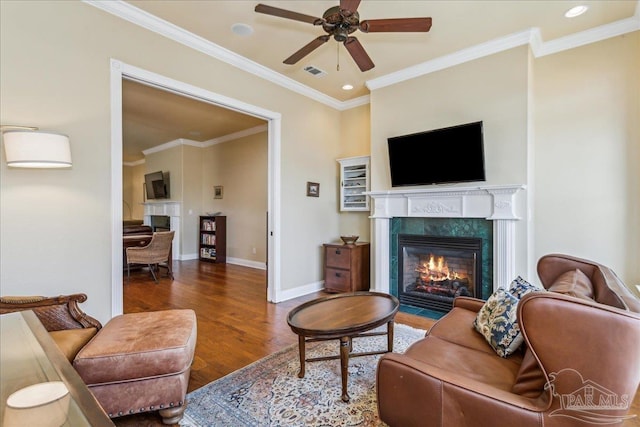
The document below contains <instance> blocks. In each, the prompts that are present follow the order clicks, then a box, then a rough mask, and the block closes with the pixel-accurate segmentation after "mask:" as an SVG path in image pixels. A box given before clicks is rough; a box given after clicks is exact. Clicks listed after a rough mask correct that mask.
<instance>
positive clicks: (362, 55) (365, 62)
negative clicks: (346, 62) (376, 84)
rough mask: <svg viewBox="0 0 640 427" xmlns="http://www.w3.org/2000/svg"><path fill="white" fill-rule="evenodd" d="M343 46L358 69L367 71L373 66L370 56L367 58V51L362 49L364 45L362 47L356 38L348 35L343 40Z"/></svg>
mask: <svg viewBox="0 0 640 427" xmlns="http://www.w3.org/2000/svg"><path fill="white" fill-rule="evenodd" d="M344 47H346V48H347V50H348V51H349V53H350V54H351V57H352V58H353V60H354V61H356V64H357V65H358V68H360V71H369V70H370V69H372V68H373V67H375V64H374V63H373V61H372V60H371V58H369V55H367V52H366V51H365V50H364V47H362V45H361V44H360V42H359V41H358V39H357V38H355V37H348V38H347V40H345V42H344Z"/></svg>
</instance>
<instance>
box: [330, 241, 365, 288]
mask: <svg viewBox="0 0 640 427" xmlns="http://www.w3.org/2000/svg"><path fill="white" fill-rule="evenodd" d="M323 246H324V288H325V290H326V291H327V292H357V291H368V290H369V286H370V283H369V269H370V267H369V252H370V251H369V247H370V245H369V243H367V242H358V243H355V244H353V245H345V244H341V243H335V244H333V243H325V244H324V245H323Z"/></svg>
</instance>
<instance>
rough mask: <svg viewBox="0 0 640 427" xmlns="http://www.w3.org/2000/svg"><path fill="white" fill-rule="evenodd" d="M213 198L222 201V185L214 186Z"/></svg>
mask: <svg viewBox="0 0 640 427" xmlns="http://www.w3.org/2000/svg"><path fill="white" fill-rule="evenodd" d="M213 198H214V199H222V185H216V186H214V187H213Z"/></svg>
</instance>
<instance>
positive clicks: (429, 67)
mask: <svg viewBox="0 0 640 427" xmlns="http://www.w3.org/2000/svg"><path fill="white" fill-rule="evenodd" d="M530 38H531V32H530V30H525V31H520V32H518V33H514V34H510V35H508V36H506V37H500V38H497V39H494V40H490V41H488V42H485V43H481V44H478V45H475V46H471V47H469V48H466V49H462V50H459V51H457V52H454V53H451V54H449V55H444V56H441V57H438V58H435V59H432V60H430V61H426V62H423V63H421V64H417V65H414V66H412V67H408V68H405V69H403V70H400V71H396V72H394V73H390V74H387V75H384V76H381V77H378V78H376V79H372V80H368V81H367V82H366V83H365V84H366V86H367V88H369V90H375V89H380V88H382V87H385V86H390V85H393V84H396V83H400V82H403V81H405V80H410V79H413V78H416V77H419V76H423V75H425V74H430V73H434V72H436V71H440V70H444V69H445V68H449V67H453V66H456V65H460V64H463V63H465V62H469V61H473V60H475V59H479V58H482V57H485V56H489V55H493V54H494V53H498V52H502V51H505V50H509V49H513V48H514V47H518V46H522V45H525V44H527V43H529V40H530Z"/></svg>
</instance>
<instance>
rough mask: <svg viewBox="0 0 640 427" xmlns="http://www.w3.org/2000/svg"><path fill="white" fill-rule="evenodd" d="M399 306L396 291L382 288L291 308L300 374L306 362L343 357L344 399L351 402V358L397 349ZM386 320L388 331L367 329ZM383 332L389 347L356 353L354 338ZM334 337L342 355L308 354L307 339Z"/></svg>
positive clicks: (341, 358) (377, 334) (289, 317)
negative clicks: (395, 323)
mask: <svg viewBox="0 0 640 427" xmlns="http://www.w3.org/2000/svg"><path fill="white" fill-rule="evenodd" d="M399 306H400V303H399V302H398V299H397V298H396V297H394V296H393V295H388V294H383V293H378V292H352V293H345V294H338V295H332V296H329V297H323V298H318V299H316V300H313V301H308V302H306V303H304V304H302V305H300V306H298V307H296V308H294V309H293V310H291V312H290V313H289V316H288V317H287V323H288V324H289V326H290V327H291V330H292V331H293V332H295V333H296V334H298V346H299V350H300V372H299V373H298V377H300V378H303V377H304V372H305V362H317V361H321V360H330V359H340V368H341V372H342V400H343V401H345V402H348V401H349V394H348V393H347V381H348V378H347V377H348V373H349V358H350V357H359V356H371V355H374V354H383V353H388V352H391V351H393V318H394V317H395V315H396V313H397V312H398V307H399ZM385 323H386V324H387V330H386V332H367V331H370V330H371V329H374V328H377V327H378V326H381V325H384V324H385ZM379 335H386V336H387V349H386V350H381V351H371V352H362V353H353V346H352V339H353V338H358V337H369V336H379ZM332 339H339V340H340V355H339V356H338V355H336V356H326V357H316V358H311V359H307V358H306V357H305V345H306V343H308V342H314V341H326V340H332Z"/></svg>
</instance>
